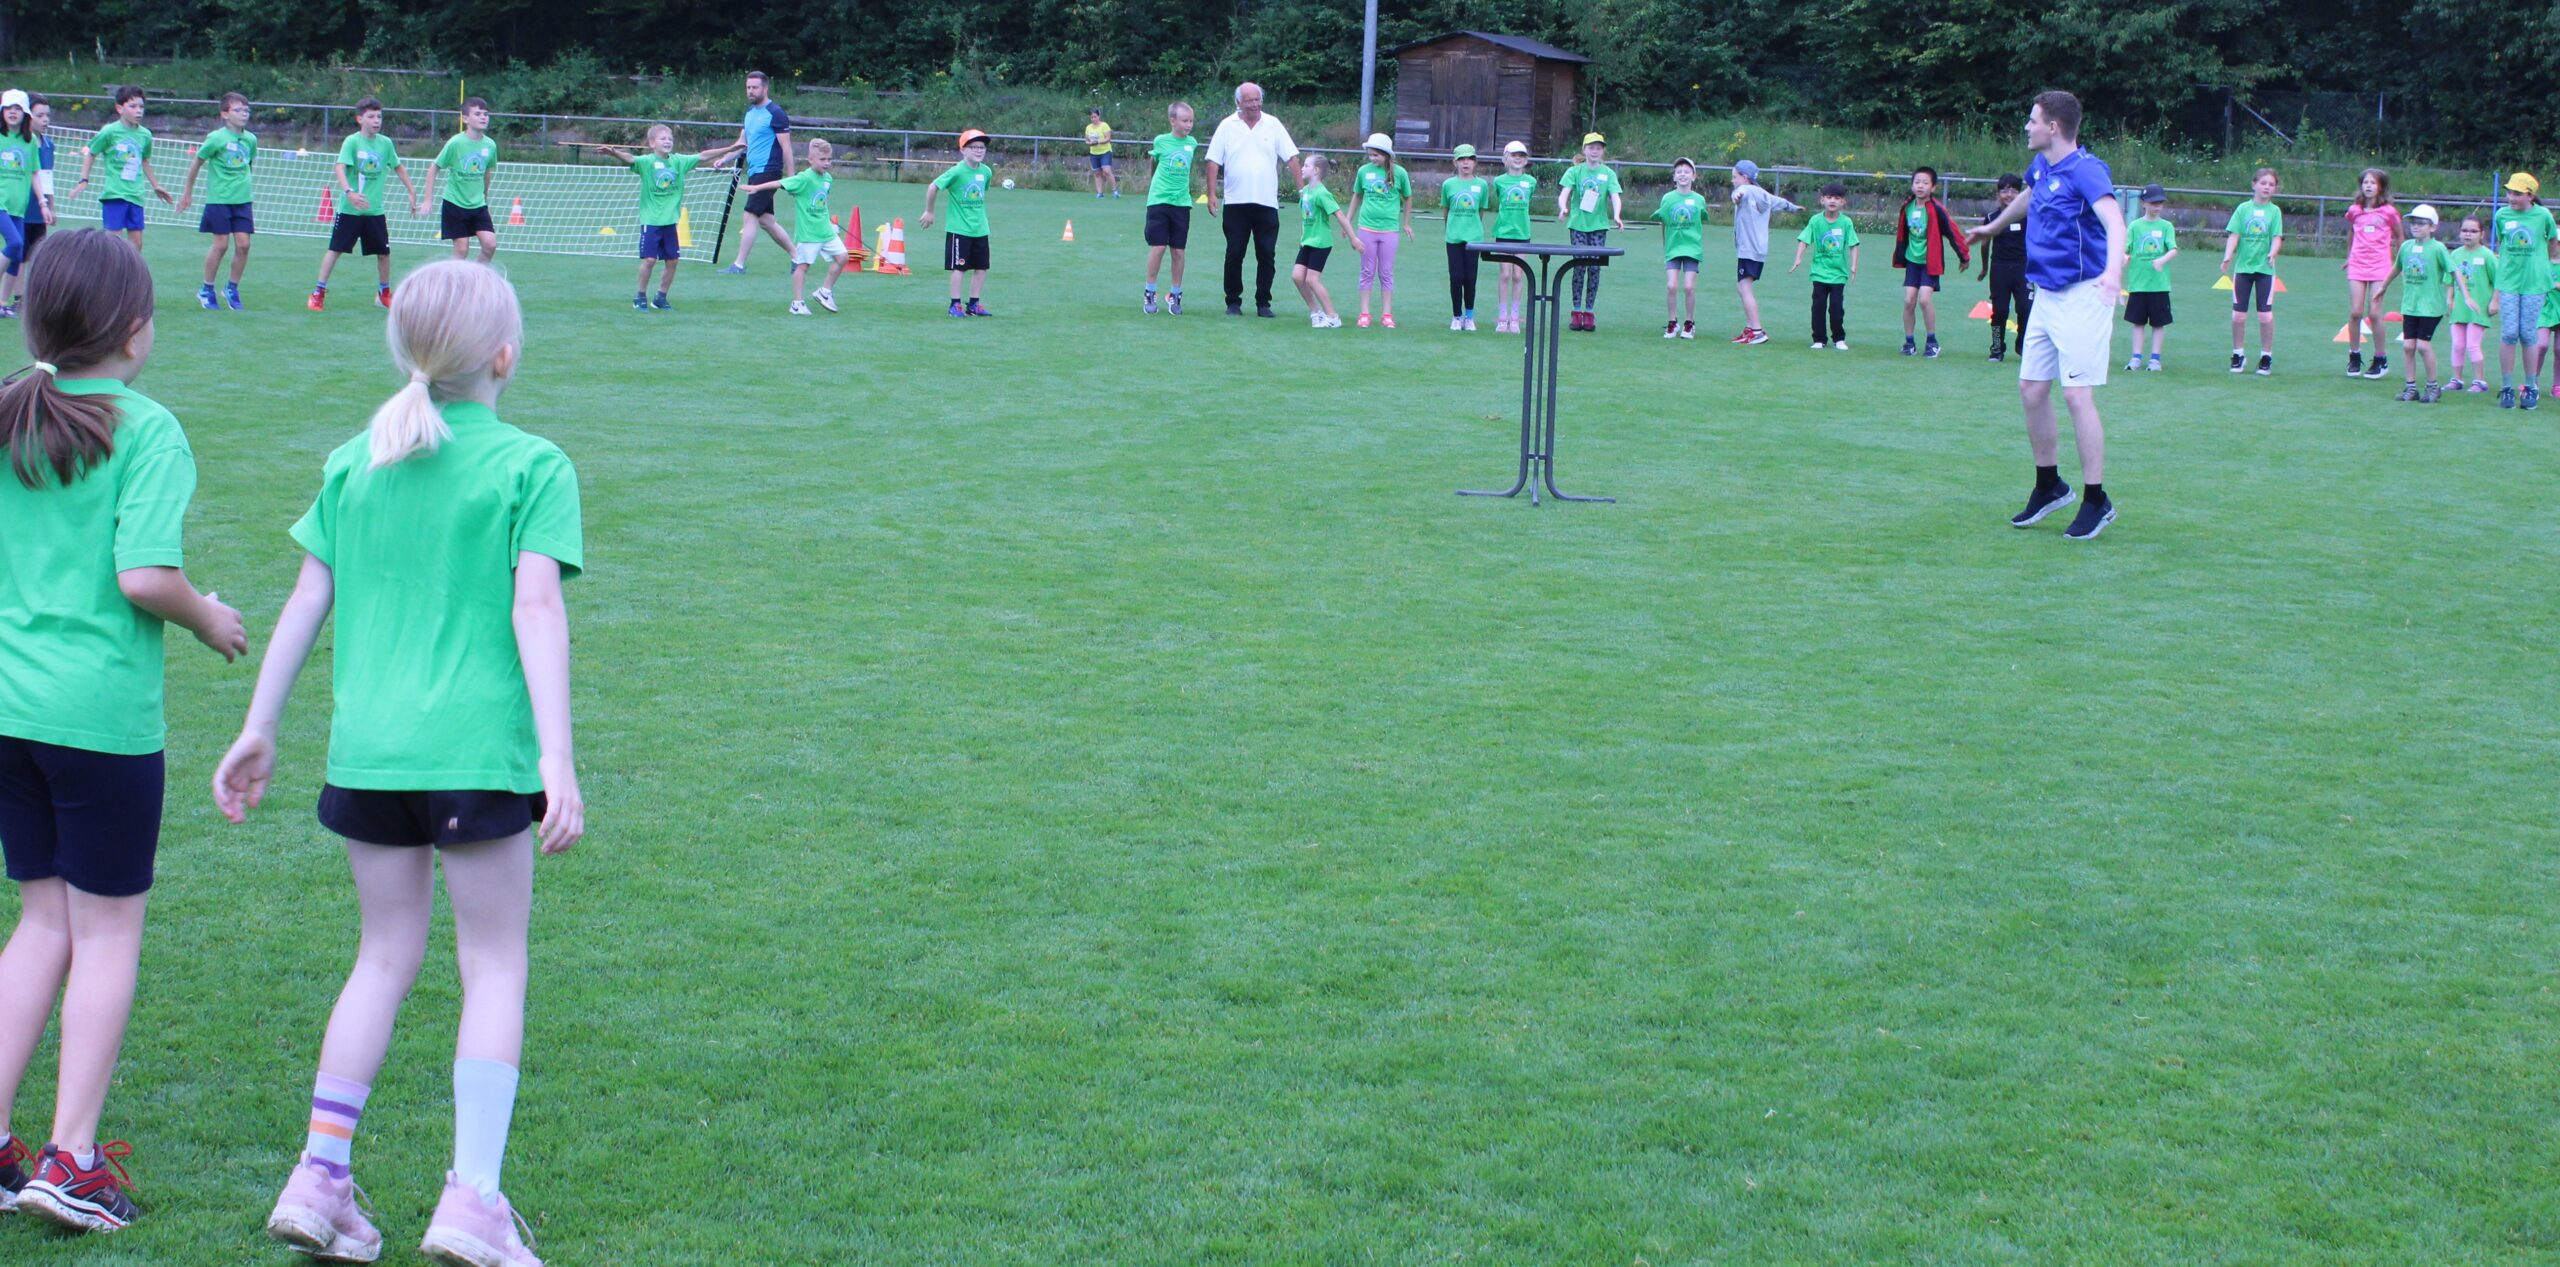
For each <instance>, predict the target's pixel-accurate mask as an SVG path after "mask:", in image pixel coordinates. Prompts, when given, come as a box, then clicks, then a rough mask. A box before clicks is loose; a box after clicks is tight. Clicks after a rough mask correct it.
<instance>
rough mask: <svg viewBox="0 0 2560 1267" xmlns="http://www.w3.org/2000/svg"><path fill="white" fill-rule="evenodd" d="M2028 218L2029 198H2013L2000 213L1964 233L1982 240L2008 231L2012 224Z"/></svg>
mask: <svg viewBox="0 0 2560 1267" xmlns="http://www.w3.org/2000/svg"><path fill="white" fill-rule="evenodd" d="M2026 218H2027V200H2026V199H2024V198H2012V199H2010V200H2009V205H2008V206H2006V207H2002V208H2001V209H2000V214H1998V215H1996V216H1993V217H1991V218H1990V219H1988V220H1985V221H1983V222H1982V223H1980V224H1977V225H1975V226H1973V227H1972V228H1970V229H1967V230H1965V231H1964V235H1965V236H1966V237H1969V238H1972V239H1975V240H1976V241H1980V240H1983V239H1987V238H1990V237H1992V236H1994V235H1997V234H2000V233H2005V232H2007V231H2008V228H2009V226H2010V225H2013V224H2016V223H2017V222H2019V221H2020V220H2024V219H2026Z"/></svg>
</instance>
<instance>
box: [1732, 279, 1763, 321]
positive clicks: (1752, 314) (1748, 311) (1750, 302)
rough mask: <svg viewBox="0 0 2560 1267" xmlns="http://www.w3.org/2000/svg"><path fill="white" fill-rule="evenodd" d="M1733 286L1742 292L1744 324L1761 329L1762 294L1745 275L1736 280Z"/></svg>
mask: <svg viewBox="0 0 2560 1267" xmlns="http://www.w3.org/2000/svg"><path fill="white" fill-rule="evenodd" d="M1733 288H1734V289H1735V290H1738V291H1740V292H1742V324H1743V325H1745V326H1747V327H1749V328H1751V329H1753V330H1757V329H1759V328H1760V295H1759V292H1758V291H1757V290H1756V289H1755V288H1753V286H1752V285H1751V279H1750V278H1748V277H1745V278H1743V279H1741V280H1740V281H1737V282H1735V283H1734V284H1733Z"/></svg>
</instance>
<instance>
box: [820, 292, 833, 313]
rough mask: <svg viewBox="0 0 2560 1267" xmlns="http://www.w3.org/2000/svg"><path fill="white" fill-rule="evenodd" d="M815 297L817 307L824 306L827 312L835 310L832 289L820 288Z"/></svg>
mask: <svg viewBox="0 0 2560 1267" xmlns="http://www.w3.org/2000/svg"><path fill="white" fill-rule="evenodd" d="M816 298H817V301H818V306H819V307H821V308H824V309H826V310H827V311H829V312H834V311H836V292H834V291H832V290H822V291H819V292H818V293H817V295H816Z"/></svg>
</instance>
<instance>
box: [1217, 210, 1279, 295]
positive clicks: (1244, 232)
mask: <svg viewBox="0 0 2560 1267" xmlns="http://www.w3.org/2000/svg"><path fill="white" fill-rule="evenodd" d="M1220 219H1221V220H1223V221H1224V222H1225V224H1226V226H1227V305H1228V306H1229V307H1234V306H1236V305H1238V304H1241V303H1243V302H1244V248H1245V244H1246V243H1247V242H1251V243H1252V244H1253V259H1254V268H1253V302H1254V306H1255V307H1258V308H1268V307H1270V306H1271V274H1272V270H1273V269H1274V268H1275V267H1277V265H1276V263H1275V261H1274V254H1275V253H1276V252H1277V251H1278V250H1279V247H1280V209H1279V208H1278V207H1265V206H1261V205H1258V204H1255V203H1240V202H1231V203H1228V204H1227V205H1226V206H1225V208H1223V212H1222V215H1221V216H1220Z"/></svg>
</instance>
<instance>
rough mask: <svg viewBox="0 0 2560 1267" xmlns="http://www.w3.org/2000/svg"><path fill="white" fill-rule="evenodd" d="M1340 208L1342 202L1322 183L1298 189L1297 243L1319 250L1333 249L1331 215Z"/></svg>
mask: <svg viewBox="0 0 2560 1267" xmlns="http://www.w3.org/2000/svg"><path fill="white" fill-rule="evenodd" d="M1340 210H1342V202H1341V200H1340V199H1338V198H1335V197H1334V196H1333V191H1332V190H1330V189H1327V188H1325V187H1324V186H1322V185H1308V186H1305V187H1303V188H1301V189H1300V190H1298V245H1300V246H1308V247H1314V248H1315V249H1316V250H1319V251H1329V250H1332V249H1333V217H1334V213H1336V212H1338V211H1340Z"/></svg>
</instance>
